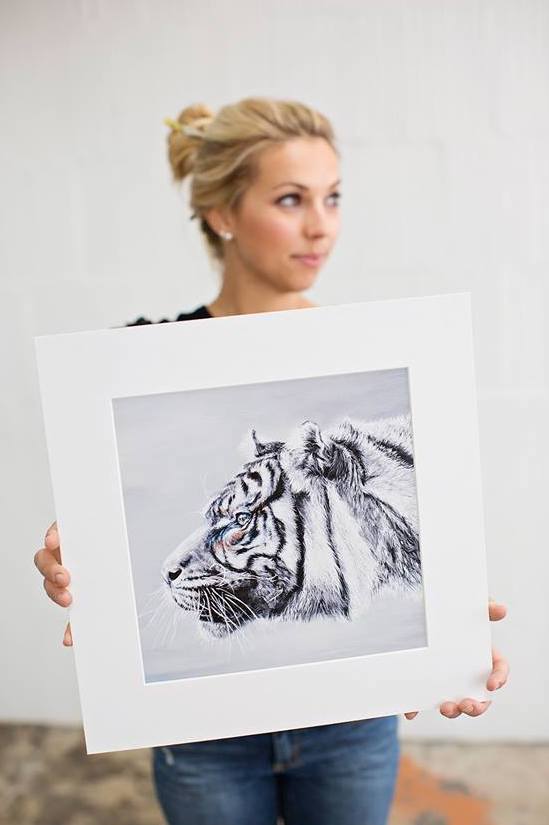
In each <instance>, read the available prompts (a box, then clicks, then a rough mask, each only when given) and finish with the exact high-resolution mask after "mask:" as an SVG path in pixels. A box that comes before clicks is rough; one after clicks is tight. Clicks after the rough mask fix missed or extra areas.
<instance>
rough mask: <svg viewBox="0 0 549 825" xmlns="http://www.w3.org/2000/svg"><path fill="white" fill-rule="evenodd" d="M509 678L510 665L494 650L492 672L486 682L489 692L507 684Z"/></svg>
mask: <svg viewBox="0 0 549 825" xmlns="http://www.w3.org/2000/svg"><path fill="white" fill-rule="evenodd" d="M508 676H509V664H508V663H507V659H504V658H503V656H502V655H501V653H498V651H497V650H495V649H494V648H492V672H491V674H490V675H489V677H488V681H487V682H486V687H487V688H488V690H497V689H498V688H500V687H503V685H505V684H506V683H507V678H508Z"/></svg>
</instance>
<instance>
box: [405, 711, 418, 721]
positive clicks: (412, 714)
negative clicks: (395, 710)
mask: <svg viewBox="0 0 549 825" xmlns="http://www.w3.org/2000/svg"><path fill="white" fill-rule="evenodd" d="M418 713H419V710H411V711H409V712H408V713H405V714H404V716H405V717H406V719H415V717H416V716H417V715H418Z"/></svg>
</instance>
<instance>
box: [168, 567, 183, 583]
mask: <svg viewBox="0 0 549 825" xmlns="http://www.w3.org/2000/svg"><path fill="white" fill-rule="evenodd" d="M179 575H181V568H180V567H178V568H177V570H168V578H169V580H170V581H171V582H173V581H175V579H177V577H178V576H179Z"/></svg>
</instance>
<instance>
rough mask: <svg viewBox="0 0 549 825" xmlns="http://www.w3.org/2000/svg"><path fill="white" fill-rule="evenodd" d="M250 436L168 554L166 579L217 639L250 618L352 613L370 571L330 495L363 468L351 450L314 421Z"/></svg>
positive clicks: (355, 533)
mask: <svg viewBox="0 0 549 825" xmlns="http://www.w3.org/2000/svg"><path fill="white" fill-rule="evenodd" d="M251 436H252V439H253V448H254V453H253V456H254V457H253V459H252V460H251V461H249V462H248V463H245V464H244V466H243V468H242V469H241V470H240V472H238V473H236V475H235V476H234V477H233V478H232V479H231V480H230V481H229V482H228V483H227V484H226V485H225V487H224V488H223V489H222V491H221V492H220V493H219V495H217V496H216V497H215V498H214V499H213V500H212V501H211V502H210V503H209V505H208V506H207V507H206V509H205V511H204V520H205V524H204V525H203V526H201V527H200V528H199V529H197V530H196V531H195V532H193V533H192V534H191V535H189V536H188V537H187V538H186V539H185V540H184V541H183V542H182V543H181V544H180V545H179V546H178V547H177V548H176V550H175V551H174V552H173V553H171V554H170V556H169V557H168V558H167V559H166V561H165V562H164V565H163V567H162V577H163V580H164V582H165V586H166V587H167V588H168V590H169V592H170V594H171V597H172V598H173V600H174V601H175V603H176V604H177V605H178V606H179V607H180V608H182V609H183V610H186V611H192V612H193V613H194V614H195V615H196V617H197V619H198V620H199V623H200V627H201V628H203V629H204V630H206V631H207V632H208V633H209V634H211V635H213V636H216V637H221V636H226V635H228V634H231V633H233V632H234V631H236V630H238V629H240V628H241V627H243V626H244V625H246V624H247V623H249V622H251V621H253V620H256V619H273V618H275V617H281V618H285V619H300V620H303V619H305V620H309V619H312V618H314V617H316V616H322V615H324V616H345V617H346V618H350V612H351V610H352V609H353V607H354V606H356V605H357V604H358V602H359V601H360V602H363V598H361V595H360V594H359V593H357V592H356V589H357V588H359V589H360V588H361V587H362V588H363V585H364V583H365V581H364V580H365V579H368V582H370V580H371V578H372V575H373V574H372V570H371V567H372V565H370V568H369V567H368V565H367V564H366V565H365V564H364V563H362V564H360V565H357V564H356V558H355V556H356V547H357V546H358V545H359V544H361V543H363V542H364V536H363V535H361V533H360V530H359V528H358V525H357V524H356V521H355V520H354V519H353V518H350V517H349V509H348V507H346V506H345V505H344V504H343V502H342V499H341V497H340V496H338V495H337V487H338V485H342V484H343V485H346V484H348V483H349V481H350V480H351V477H352V476H353V474H354V475H356V474H357V473H358V474H360V473H361V472H362V470H361V469H360V466H359V465H356V466H355V464H356V462H353V458H352V451H349V450H345V456H344V457H342V454H341V450H340V449H338V445H337V444H335V442H333V441H331V440H326V441H325V440H324V439H323V437H322V433H321V432H320V429H319V427H318V425H317V424H316V423H314V422H311V421H305V422H303V424H302V425H301V426H300V427H298V428H297V429H296V430H294V432H293V433H292V435H291V437H290V439H289V440H288V441H287V442H281V441H272V442H267V443H260V442H259V440H258V439H257V437H256V432H255V430H253V429H252V430H251ZM355 481H356V478H355ZM353 548H354V549H353ZM353 553H354V555H353ZM368 582H367V583H368Z"/></svg>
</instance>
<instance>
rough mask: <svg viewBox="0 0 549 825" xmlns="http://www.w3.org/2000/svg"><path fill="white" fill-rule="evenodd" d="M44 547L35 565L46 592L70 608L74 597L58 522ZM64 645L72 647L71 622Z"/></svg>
mask: <svg viewBox="0 0 549 825" xmlns="http://www.w3.org/2000/svg"><path fill="white" fill-rule="evenodd" d="M44 545H45V546H44V547H41V548H40V550H37V551H36V553H35V554H34V563H35V565H36V566H37V568H38V569H39V570H40V572H41V573H42V575H43V576H44V590H45V591H46V593H47V594H48V596H49V597H50V599H52V601H54V602H55V603H56V604H60V605H61V607H68V606H69V604H70V603H71V602H72V596H71V594H70V593H69V591H68V590H67V587H68V585H69V583H70V580H71V577H70V574H69V571H68V570H67V568H66V567H63V565H62V564H61V548H60V546H59V533H58V532H57V522H56V521H54V522H53V524H52V525H51V526H50V527H48V529H47V531H46V536H45V538H44ZM63 644H64V645H65V646H66V647H70V646H71V645H72V634H71V624H70V622H69V623H68V624H67V627H66V628H65V635H64V637H63Z"/></svg>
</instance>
